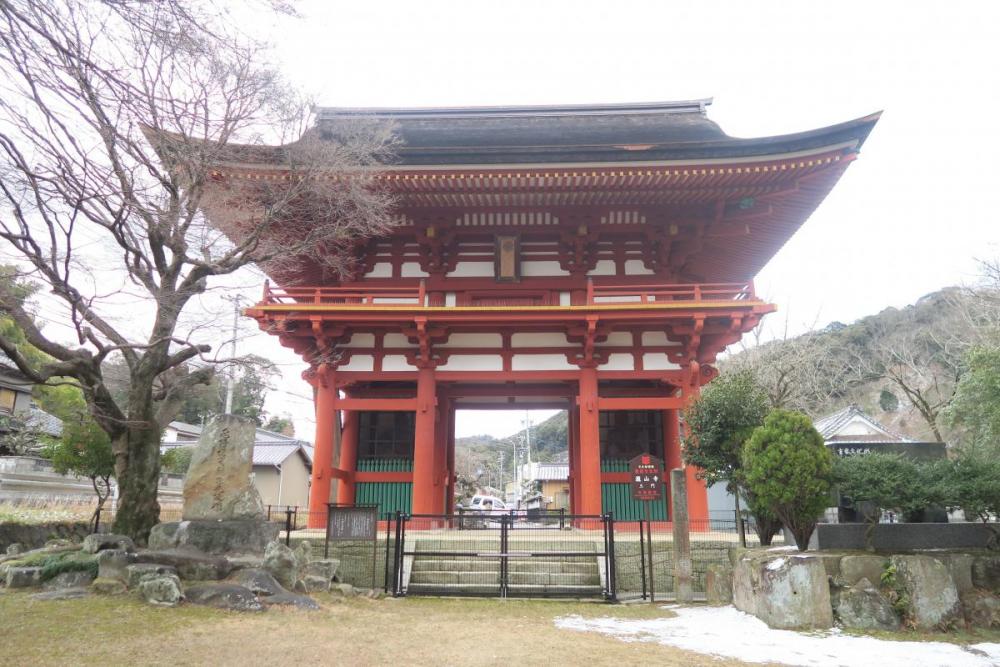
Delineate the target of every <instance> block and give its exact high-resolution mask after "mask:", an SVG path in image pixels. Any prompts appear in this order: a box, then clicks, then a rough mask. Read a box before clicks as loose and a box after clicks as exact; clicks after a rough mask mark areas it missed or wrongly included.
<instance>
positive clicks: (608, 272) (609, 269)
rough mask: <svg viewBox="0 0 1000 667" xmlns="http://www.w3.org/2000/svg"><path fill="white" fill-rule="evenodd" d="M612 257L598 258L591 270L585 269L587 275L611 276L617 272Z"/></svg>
mask: <svg viewBox="0 0 1000 667" xmlns="http://www.w3.org/2000/svg"><path fill="white" fill-rule="evenodd" d="M617 272H618V271H617V269H616V267H615V261H614V260H613V259H599V260H597V264H595V265H594V268H593V270H591V271H587V275H588V276H613V275H615V274H616V273H617Z"/></svg>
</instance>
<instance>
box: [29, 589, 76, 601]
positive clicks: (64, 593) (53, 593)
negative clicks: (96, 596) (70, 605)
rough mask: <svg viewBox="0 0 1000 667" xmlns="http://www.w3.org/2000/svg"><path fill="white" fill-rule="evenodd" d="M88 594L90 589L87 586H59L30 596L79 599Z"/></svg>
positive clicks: (36, 597)
mask: <svg viewBox="0 0 1000 667" xmlns="http://www.w3.org/2000/svg"><path fill="white" fill-rule="evenodd" d="M88 595H90V591H88V590H87V589H86V588H57V589H55V590H50V591H44V592H42V593H32V594H31V595H29V596H28V597H29V598H31V599H32V600H78V599H80V598H85V597H87V596H88Z"/></svg>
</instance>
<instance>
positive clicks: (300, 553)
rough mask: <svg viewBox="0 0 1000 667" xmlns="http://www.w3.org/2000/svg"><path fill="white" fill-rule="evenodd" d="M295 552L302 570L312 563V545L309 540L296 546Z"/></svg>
mask: <svg viewBox="0 0 1000 667" xmlns="http://www.w3.org/2000/svg"><path fill="white" fill-rule="evenodd" d="M294 551H295V560H296V561H297V562H298V564H299V569H300V570H301V569H303V568H305V566H306V565H308V564H309V563H311V562H312V543H311V542H310V541H309V540H302V541H301V542H299V543H298V544H296V545H295V549H294Z"/></svg>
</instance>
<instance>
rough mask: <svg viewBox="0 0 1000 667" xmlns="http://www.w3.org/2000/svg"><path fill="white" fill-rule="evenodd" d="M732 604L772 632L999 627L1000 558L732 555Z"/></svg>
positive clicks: (972, 553) (982, 554)
mask: <svg viewBox="0 0 1000 667" xmlns="http://www.w3.org/2000/svg"><path fill="white" fill-rule="evenodd" d="M732 560H733V604H734V605H735V606H736V608H737V609H740V610H742V611H745V612H747V613H749V614H753V615H754V616H757V617H758V618H760V619H761V620H763V621H764V622H766V623H767V624H768V625H770V626H771V627H775V628H796V629H816V628H829V627H832V626H834V625H838V626H841V627H845V628H850V629H856V630H897V629H900V628H913V629H918V630H951V629H955V628H960V627H967V626H972V627H994V628H1000V553H997V552H995V551H988V550H968V551H966V550H963V551H933V552H923V553H895V554H875V553H870V552H845V551H819V552H809V553H797V552H790V551H787V550H763V549H757V550H742V551H738V550H735V551H734V553H733V558H732Z"/></svg>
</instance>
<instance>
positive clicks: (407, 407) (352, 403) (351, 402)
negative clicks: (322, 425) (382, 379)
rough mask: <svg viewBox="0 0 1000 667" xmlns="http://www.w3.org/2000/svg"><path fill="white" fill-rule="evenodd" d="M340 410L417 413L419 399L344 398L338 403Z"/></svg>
mask: <svg viewBox="0 0 1000 667" xmlns="http://www.w3.org/2000/svg"><path fill="white" fill-rule="evenodd" d="M337 409H338V410H367V411H379V410H383V411H391V410H398V411H415V410H416V409H417V399H415V398H342V399H340V400H339V401H337Z"/></svg>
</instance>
